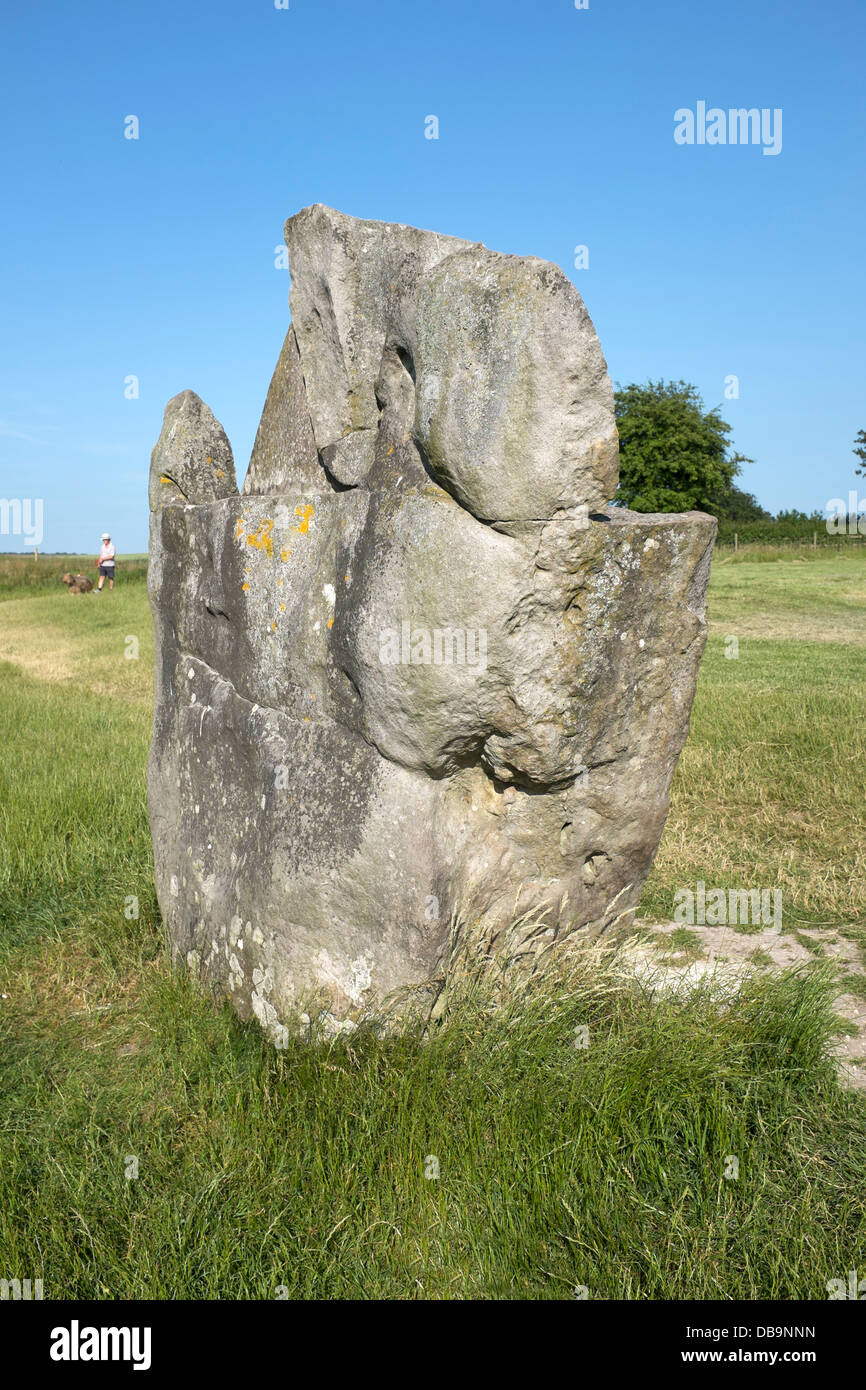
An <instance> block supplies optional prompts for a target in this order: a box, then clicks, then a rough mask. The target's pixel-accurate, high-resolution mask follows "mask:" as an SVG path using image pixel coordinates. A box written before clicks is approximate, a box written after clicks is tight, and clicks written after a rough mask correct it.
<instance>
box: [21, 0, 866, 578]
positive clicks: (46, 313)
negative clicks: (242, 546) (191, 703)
mask: <svg viewBox="0 0 866 1390" xmlns="http://www.w3.org/2000/svg"><path fill="white" fill-rule="evenodd" d="M4 11H5V13H4V30H5V43H4V45H3V52H2V56H0V74H2V80H0V113H2V114H0V119H2V132H3V138H2V142H0V147H2V155H0V158H2V168H3V173H2V178H3V185H2V186H3V189H4V192H5V215H4V217H3V219H2V229H0V245H2V255H0V293H2V305H3V322H4V325H5V331H4V333H3V334H2V346H0V495H2V496H4V497H9V498H12V497H21V498H42V499H44V531H45V534H44V539H43V549H45V550H72V551H86V552H93V551H95V548H96V547H97V545H98V537H99V534H100V533H101V532H102V531H103V530H104V529H108V530H110V531H111V533H112V535H113V536H114V537H115V539H116V543H117V546H118V549H119V550H121V551H138V550H143V549H146V545H147V528H148V514H147V469H148V461H149V457H150V450H151V448H152V446H153V443H154V441H155V440H156V437H157V435H158V433H159V429H160V425H161V421H162V412H163V409H164V406H165V403H166V401H167V400H168V399H169V398H170V397H171V396H173V395H174V394H175V393H176V392H177V391H180V390H182V389H184V388H185V387H191V388H192V389H193V390H195V391H197V392H198V393H199V395H201V396H202V397H203V398H204V399H205V400H206V401H207V402H208V404H209V405H210V406H211V408H212V409H213V411H214V413H215V414H216V415H217V417H218V418H219V419H220V420H221V421H222V423H223V425H224V427H225V429H226V431H227V433H228V435H229V438H230V440H231V443H232V446H233V449H234V453H235V460H236V464H237V468H238V476H239V479H242V478H243V475H244V472H245V469H246V464H247V461H248V459H249V453H250V449H251V447H252V442H253V438H254V435H255V429H256V425H257V422H258V417H259V414H260V412H261V408H262V404H263V402H264V397H265V393H266V390H267V386H268V382H269V380H270V375H271V372H272V370H273V367H274V364H275V362H276V358H277V354H278V352H279V348H280V344H281V342H282V339H283V335H284V333H285V329H286V326H287V323H288V300H287V296H288V288H289V277H288V273H287V272H286V271H285V270H278V269H276V268H275V265H274V259H275V257H274V249H275V247H276V246H277V245H278V244H279V243H280V241H281V239H282V225H283V221H284V219H285V218H286V217H287V216H288V215H289V214H290V213H292V212H295V211H297V210H298V209H299V208H301V207H304V206H306V205H307V204H309V203H313V202H324V203H328V204H330V205H332V206H334V207H338V208H340V209H341V210H343V211H344V212H349V213H352V214H355V215H358V216H363V217H375V218H382V219H385V220H393V221H400V222H408V223H412V224H415V225H417V226H422V227H431V228H435V229H436V230H438V231H442V232H447V233H452V234H454V235H458V236H463V237H469V238H473V239H477V240H480V241H483V242H485V243H486V244H487V245H488V246H491V247H494V248H496V249H497V250H500V251H509V252H516V253H521V254H533V255H538V256H542V257H544V258H546V259H549V260H552V261H556V262H558V263H559V264H560V265H561V266H562V267H563V269H564V270H565V271H566V273H567V274H569V275H570V276H571V278H572V279H573V280H574V282H575V284H576V285H577V287H578V289H579V290H580V292H581V294H582V295H583V297H584V299H585V301H586V304H587V307H588V309H589V312H590V314H591V315H592V318H593V320H594V322H595V326H596V329H597V330H598V333H599V336H600V338H601V342H602V346H603V348H604V351H605V354H606V357H607V361H608V366H609V369H610V373H611V376H612V378H613V379H614V381H619V382H621V383H623V384H625V383H626V382H630V381H644V380H646V379H647V378H650V377H652V378H654V379H655V378H660V377H663V378H680V377H682V378H685V379H686V380H688V381H692V382H694V383H695V384H696V385H697V386H698V388H699V390H700V391H701V393H702V395H703V397H704V401H705V403H706V404H707V405H708V406H709V405H716V404H718V405H720V406H722V413H723V415H724V417H725V418H726V419H727V420H728V421H729V422H730V423H731V424H732V426H733V428H734V434H733V442H734V446H735V447H736V448H737V449H738V450H739V451H740V452H742V453H744V454H747V455H750V456H752V457H753V458H754V459H755V460H756V462H755V463H754V464H753V465H751V466H750V467H748V469H747V470H746V473H745V477H744V478H743V479H741V480H740V481H741V484H742V485H743V486H745V487H746V488H747V489H748V490H750V491H753V492H755V493H756V495H757V496H758V498H759V500H760V501H761V502H762V503H763V504H764V505H765V506H767V507H769V508H771V509H772V510H773V511H775V510H777V509H778V508H780V507H783V506H797V507H800V508H802V509H804V510H807V511H809V510H811V509H812V508H814V507H819V508H823V507H824V504H825V502H826V501H827V500H828V499H829V498H831V497H837V496H840V497H846V496H847V493H848V490H849V489H852V488H854V489H859V492H860V495H861V496H862V495H863V494H864V493H866V479H862V478H857V477H855V475H854V464H855V462H856V460H855V459H854V456H853V454H852V453H851V446H852V442H853V439H854V435H855V434H856V432H857V430H858V429H860V428H866V370H864V365H866V364H864V323H866V313H864V308H866V305H864V298H866V296H864V269H863V265H864V205H866V158H864V150H866V110H864V107H866V98H864V83H863V80H862V70H863V53H864V39H866V6H864V5H863V2H862V0H827V3H824V4H821V5H819V4H816V3H813V2H812V0H724V3H722V2H721V0H700V3H696V0H657V2H656V3H652V0H589V8H588V9H585V10H576V9H575V7H574V0H532V2H530V0H527V3H517V2H516V0H477V3H471V0H441V2H440V3H416V4H411V3H408V0H381V2H380V3H376V2H375V0H368V3H365V4H359V3H358V0H290V4H289V8H288V9H285V10H278V9H276V8H275V6H274V0H243V3H241V0H235V2H234V3H229V2H228V0H225V2H223V0H198V3H195V4H193V3H189V2H188V0H172V2H171V3H166V0H145V3H142V4H140V5H124V4H118V3H116V0H112V3H101V2H100V0H95V2H94V0H91V3H88V4H85V5H69V4H62V3H59V0H49V2H48V3H44V4H40V5H27V4H24V3H22V0H18V3H17V4H14V5H13V4H10V3H8V0H7V4H6V5H5V6H4ZM699 101H705V102H706V103H707V106H708V107H714V106H717V107H719V108H722V109H723V110H727V109H729V108H732V107H758V108H762V109H763V108H767V109H769V110H775V109H776V108H780V109H781V110H782V112H783V123H782V136H783V138H782V148H781V152H780V153H779V154H777V155H765V154H764V153H763V151H762V148H761V147H760V146H756V145H730V144H729V145H724V146H721V145H715V146H711V145H706V144H705V145H697V144H694V145H678V144H677V143H676V142H675V140H674V128H675V121H674V113H675V112H676V111H677V110H678V109H680V108H690V109H692V110H695V109H696V107H697V103H698V102H699ZM128 115H135V116H137V117H138V119H139V122H140V138H139V139H138V140H127V139H125V138H124V118H125V117H127V116H128ZM429 115H435V116H437V117H438V120H439V138H438V140H428V139H425V134H424V132H425V118H426V117H427V116H429ZM577 245H585V246H586V247H588V249H589V267H588V268H587V269H576V268H575V266H574V248H575V246H577ZM130 375H135V376H137V377H138V380H139V391H140V394H139V398H138V399H137V400H129V399H126V398H125V394H124V391H125V381H126V378H127V377H128V376H130ZM732 375H735V376H736V377H737V378H738V379H739V398H738V399H726V398H725V382H726V378H728V377H729V376H732ZM22 545H23V541H22V539H21V538H19V537H17V536H0V549H20V548H22Z"/></svg>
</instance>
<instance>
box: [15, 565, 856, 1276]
mask: <svg viewBox="0 0 866 1390" xmlns="http://www.w3.org/2000/svg"><path fill="white" fill-rule="evenodd" d="M40 563H41V562H40ZM815 563H818V562H815ZM843 563H846V564H847V563H848V562H847V560H846V561H844V562H843ZM768 568H769V567H767V566H763V565H762V566H760V573H759V574H757V575H756V576H754V577H753V581H752V584H751V586H749V585H747V586H746V589H745V593H744V594H743V595H742V596H741V597H740V598H739V599H738V600H737V602H738V604H739V608H740V612H741V614H742V616H743V617H744V618H749V619H750V620H751V619H754V618H755V617H756V615H758V616H759V615H760V611H761V605H762V603H763V602H764V601H765V600H764V598H763V596H762V591H761V588H760V584H761V582H763V576H764V575H765V574H766V573H767V570H768ZM793 568H794V566H792V569H793ZM727 573H728V569H727V568H725V569H723V570H722V571H721V577H720V572H719V571H716V573H715V575H714V579H713V590H712V602H711V615H712V614H713V612H714V610H715V607H716V605H717V604H720V603H724V602H727V601H729V599H728V597H726V590H725V583H726V575H727ZM795 573H797V571H796V570H795ZM791 582H793V580H791ZM829 582H830V580H829V579H828V584H829ZM832 592H835V590H832ZM777 599H778V596H777V595H776V594H775V593H774V594H773V595H772V602H773V603H776V602H777ZM814 600H815V604H816V608H820V602H821V600H820V588H819V589H816V590H815V593H814ZM28 632H29V634H30V637H31V641H30V643H29V644H28V643H27V642H26V641H25V640H24V635H25V634H27V633H28ZM130 634H137V635H138V637H139V643H140V658H139V660H137V661H135V660H127V659H126V657H125V656H124V649H125V642H126V638H127V636H128V635H130ZM0 641H2V643H3V644H4V647H3V650H6V651H7V652H8V651H11V652H12V653H13V659H9V657H8V656H7V660H6V664H4V665H3V666H2V667H0V711H2V713H0V717H2V719H3V723H4V727H5V728H7V729H9V730H10V731H11V736H9V737H8V738H7V742H6V746H5V748H4V758H3V761H2V766H0V807H2V823H0V843H2V851H0V854H2V859H0V924H2V933H0V993H3V994H6V995H8V998H6V999H2V1000H0V1033H2V1042H0V1071H2V1076H0V1094H2V1095H3V1110H2V1120H0V1277H7V1278H11V1277H20V1278H28V1277H29V1278H42V1279H43V1280H44V1283H45V1294H46V1297H59V1298H71V1297H82V1298H90V1297H93V1298H107V1297H120V1298H123V1297H134V1296H138V1297H142V1296H143V1297H155V1298H168V1297H190V1298H215V1297H220V1298H238V1297H255V1298H273V1297H274V1296H275V1294H276V1291H277V1289H278V1287H279V1286H285V1288H286V1289H287V1290H288V1292H289V1296H290V1297H292V1298H300V1297H314V1298H399V1299H403V1298H413V1297H417V1298H422V1299H428V1298H434V1299H438V1298H498V1297H514V1298H532V1299H548V1298H571V1297H573V1290H574V1289H575V1288H576V1287H578V1286H586V1287H587V1288H588V1289H589V1291H590V1296H591V1297H594V1298H630V1299H636V1298H640V1299H680V1298H681V1299H700V1298H725V1299H728V1298H738V1297H739V1298H797V1297H802V1298H815V1299H820V1298H824V1297H826V1292H825V1284H826V1281H827V1280H828V1279H829V1278H834V1277H844V1276H845V1273H846V1271H847V1270H849V1269H852V1268H860V1267H861V1266H862V1265H863V1264H864V1262H866V1239H864V1236H866V1190H864V1184H863V1180H862V1173H863V1165H864V1158H866V1102H864V1098H863V1097H862V1096H859V1095H855V1094H851V1093H849V1092H846V1091H843V1090H842V1089H841V1088H840V1086H839V1084H838V1082H837V1080H836V1077H835V1073H834V1070H833V1068H832V1065H831V1064H830V1063H829V1062H828V1060H827V1047H828V1042H829V1040H830V1039H831V1037H832V1036H833V1033H834V1030H835V1029H836V1028H837V1027H838V1025H837V1024H836V1022H835V1020H834V1016H833V1014H832V1012H831V1010H830V997H831V995H832V993H833V986H832V984H831V982H830V980H829V978H828V976H827V974H826V972H825V969H824V968H823V967H821V966H812V965H811V964H810V965H809V966H808V968H801V969H800V970H798V971H789V972H786V973H784V974H782V975H766V976H763V977H760V976H756V978H755V979H754V980H753V981H752V982H751V983H750V984H749V985H748V986H747V987H746V988H745V990H744V991H743V993H742V994H741V996H740V997H739V998H738V999H737V1000H736V1001H735V1002H734V1003H733V1004H732V1005H730V1006H728V1007H726V1008H724V1009H720V1007H719V1005H718V1003H717V1002H714V1000H713V999H712V998H711V997H710V996H709V995H708V994H706V993H703V994H702V993H698V994H695V995H693V996H692V997H690V998H689V999H686V1000H679V1001H675V1000H667V1001H663V1002H661V1003H659V1002H655V1003H653V1002H652V1001H651V1000H650V999H649V998H648V997H647V996H646V995H645V994H643V993H641V992H640V990H639V989H638V988H637V987H636V986H635V985H634V984H633V983H629V982H628V981H627V980H626V979H623V978H622V977H621V976H619V975H618V974H617V972H616V968H615V962H611V961H609V960H606V959H605V958H604V957H603V955H601V954H599V953H597V952H595V953H590V954H589V955H588V957H587V958H586V959H585V960H583V961H580V962H578V963H577V965H575V966H574V967H573V973H572V974H570V975H568V976H563V977H562V978H558V979H555V980H551V981H550V982H549V984H548V986H547V987H546V989H545V991H544V992H543V993H541V994H539V995H537V996H535V997H534V998H532V999H530V1000H515V1001H511V1003H510V1004H509V1005H508V1006H507V1007H505V1008H504V1009H502V1010H500V1012H499V1013H498V1014H493V1013H491V1012H490V1011H489V1010H488V1009H486V1008H485V1001H484V1000H483V998H475V999H468V1000H466V1001H465V1002H464V1003H463V1004H462V1005H461V1006H460V1007H459V1008H458V1009H457V1010H456V1013H455V1016H454V1017H453V1018H452V1020H451V1021H450V1023H449V1024H448V1025H447V1026H446V1027H445V1028H443V1029H441V1030H440V1031H439V1032H438V1033H436V1034H435V1036H434V1037H433V1038H432V1039H431V1041H430V1042H428V1043H426V1044H423V1045H422V1044H421V1043H420V1042H419V1041H418V1040H417V1039H415V1038H413V1037H411V1036H407V1037H404V1038H394V1039H391V1040H387V1041H384V1040H379V1039H376V1038H375V1037H373V1036H371V1035H369V1034H361V1035H354V1036H353V1037H352V1039H350V1040H348V1041H347V1040H340V1041H337V1042H335V1043H332V1044H329V1045H324V1044H322V1045H319V1046H309V1045H306V1044H300V1043H298V1044H292V1045H291V1046H290V1048H289V1049H288V1050H287V1051H285V1052H277V1051H275V1050H274V1049H272V1048H271V1047H270V1046H269V1045H268V1044H266V1043H265V1042H264V1041H263V1039H262V1037H261V1035H260V1034H259V1032H258V1029H257V1028H256V1027H255V1026H254V1025H243V1024H241V1023H240V1022H239V1021H238V1020H237V1019H236V1018H235V1016H234V1015H233V1014H232V1012H231V1011H230V1010H229V1009H228V1008H227V1007H225V1006H223V1005H220V1004H218V1003H214V1002H213V1001H212V1000H211V999H210V998H209V997H205V996H202V995H200V994H198V993H196V992H195V990H194V989H193V987H192V985H191V984H190V982H189V981H188V980H187V979H186V978H185V977H182V976H180V975H176V974H174V973H173V972H172V971H171V970H170V969H169V967H168V965H167V962H166V953H165V950H164V945H163V940H162V931H161V927H160V924H159V920H158V915H157V910H156V904H155V901H154V897H153V890H152V884H151V859H150V845H149V835H148V826H147V815H146V807H145V801H144V760H145V756H146V749H147V741H148V737H149V731H150V689H151V684H150V682H151V675H150V648H149V623H148V615H147V608H146V595H145V592H144V587H143V585H142V584H141V583H140V582H135V583H129V584H127V585H123V584H121V583H120V582H119V583H118V587H117V589H116V590H115V593H114V594H113V595H104V596H103V597H101V598H100V599H98V600H93V599H91V598H83V599H73V598H70V597H69V596H68V595H66V594H65V593H62V592H61V593H56V592H50V591H49V592H45V593H42V594H35V595H31V596H29V597H28V596H18V597H14V596H12V597H10V598H8V599H7V601H5V602H2V603H0ZM16 653H17V655H15V654H16ZM864 666H866V651H864V648H863V647H862V646H859V645H858V644H856V643H851V644H846V645H843V644H837V643H832V642H827V641H811V640H802V639H800V640H797V639H789V640H781V639H778V638H774V639H770V640H765V639H749V640H748V641H745V640H744V641H742V642H741V644H740V656H739V659H738V660H737V661H729V660H726V659H725V657H724V635H723V634H721V633H714V635H713V636H712V638H711V641H710V646H709V650H708V656H707V660H706V662H705V665H704V667H703V670H702V674H701V680H700V685H699V691H698V696H697V699H696V704H695V713H694V719H693V727H692V734H691V737H690V739H689V743H688V745H687V748H686V752H685V754H684V757H683V760H682V762H681V765H680V769H679V771H678V773H677V777H676V780H675V785H674V791H673V801H672V810H671V817H670V820H669V824H668V828H667V830H666V832H665V836H664V839H663V843H662V848H661V851H660V854H659V858H658V861H657V864H656V866H655V868H654V869H653V874H652V876H651V879H650V882H649V884H648V888H647V892H646V894H645V898H644V905H643V910H644V911H645V912H646V913H647V915H651V914H652V912H657V913H658V914H659V915H663V916H664V917H666V918H668V917H670V915H671V908H672V894H673V891H674V890H675V888H676V887H680V886H687V885H688V884H689V883H694V882H695V881H696V879H698V878H703V879H704V880H705V881H706V882H707V884H714V885H717V886H742V885H743V884H744V883H746V884H750V885H754V886H774V885H775V884H777V883H779V882H780V877H779V876H780V874H782V875H785V876H786V877H785V879H784V886H785V888H786V902H785V911H786V915H787V914H790V921H791V924H792V925H794V926H796V925H797V924H799V923H801V922H802V923H804V924H806V923H809V922H822V923H824V922H830V921H834V922H835V921H844V922H845V923H846V924H848V925H847V927H846V931H847V932H849V933H850V934H852V938H853V937H854V936H855V935H856V934H858V933H860V932H861V931H862V926H863V923H864V915H863V912H862V906H863V900H862V891H863V881H864V875H863V849H862V846H863V844H864V837H863V836H862V834H861V833H860V827H861V826H862V814H863V812H862V785H863V777H862V771H863V766H864V761H863V734H862V696H861V695H860V691H861V690H862V687H863V681H864V675H866V671H864ZM858 726H859V732H858ZM858 792H859V795H858ZM789 899H790V903H789ZM132 900H137V911H138V916H135V915H127V913H132V912H133V909H134V908H135V907H136V903H134V902H133V901H132ZM852 924H853V925H852ZM687 935H688V934H687ZM683 940H684V941H685V938H683ZM581 1027H588V1029H589V1038H588V1046H586V1047H576V1046H575V1045H574V1044H575V1037H576V1034H577V1030H578V1029H579V1028H581ZM729 1155H734V1156H736V1157H737V1158H738V1160H739V1177H738V1178H737V1179H736V1180H734V1179H731V1178H726V1177H725V1172H726V1170H729V1169H730V1165H729V1162H728V1156H729ZM433 1158H435V1159H436V1160H438V1171H439V1176H438V1178H436V1177H432V1176H430V1177H427V1176H425V1170H426V1172H428V1173H432V1172H433V1171H435V1165H433V1164H432V1162H431V1160H432V1159H433ZM132 1159H135V1160H136V1161H137V1171H138V1176H137V1177H129V1178H127V1177H126V1176H125V1174H126V1172H127V1171H129V1172H132V1171H133V1170H134V1166H135V1165H134V1164H133V1163H132Z"/></svg>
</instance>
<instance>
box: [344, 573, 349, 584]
mask: <svg viewBox="0 0 866 1390" xmlns="http://www.w3.org/2000/svg"><path fill="white" fill-rule="evenodd" d="M348 582H349V576H348V575H347V574H344V575H343V583H344V584H348Z"/></svg>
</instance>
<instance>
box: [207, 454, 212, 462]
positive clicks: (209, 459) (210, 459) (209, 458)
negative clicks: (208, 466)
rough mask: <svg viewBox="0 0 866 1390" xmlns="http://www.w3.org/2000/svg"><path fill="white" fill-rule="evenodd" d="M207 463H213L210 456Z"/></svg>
mask: <svg viewBox="0 0 866 1390" xmlns="http://www.w3.org/2000/svg"><path fill="white" fill-rule="evenodd" d="M207 461H208V463H213V459H212V458H211V457H210V455H208V460H207Z"/></svg>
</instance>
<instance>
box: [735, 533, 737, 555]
mask: <svg viewBox="0 0 866 1390" xmlns="http://www.w3.org/2000/svg"><path fill="white" fill-rule="evenodd" d="M736 548H737V533H736V531H735V532H734V549H735V550H736Z"/></svg>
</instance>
